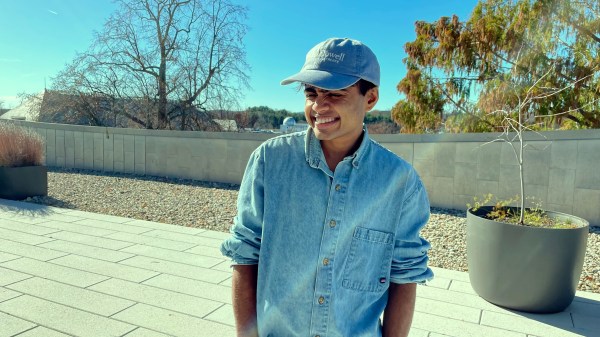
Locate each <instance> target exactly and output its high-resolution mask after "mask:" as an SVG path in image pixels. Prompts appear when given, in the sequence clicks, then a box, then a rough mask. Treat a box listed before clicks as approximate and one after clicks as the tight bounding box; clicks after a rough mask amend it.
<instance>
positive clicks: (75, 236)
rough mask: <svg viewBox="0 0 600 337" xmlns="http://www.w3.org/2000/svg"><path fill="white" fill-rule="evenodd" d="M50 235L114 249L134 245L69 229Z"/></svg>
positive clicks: (50, 235)
mask: <svg viewBox="0 0 600 337" xmlns="http://www.w3.org/2000/svg"><path fill="white" fill-rule="evenodd" d="M48 237H50V238H53V239H57V240H64V241H70V242H76V243H81V244H85V245H90V246H93V247H100V248H106V249H114V250H119V249H123V248H125V247H129V246H132V245H133V244H132V243H130V242H126V241H121V240H114V239H108V238H106V237H97V236H93V235H87V234H81V233H74V232H68V231H62V232H57V233H52V234H48Z"/></svg>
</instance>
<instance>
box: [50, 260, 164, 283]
mask: <svg viewBox="0 0 600 337" xmlns="http://www.w3.org/2000/svg"><path fill="white" fill-rule="evenodd" d="M134 258H135V257H134ZM127 260H129V259H126V260H124V261H127ZM124 261H121V262H124ZM51 262H52V263H54V264H57V265H61V266H64V267H68V268H72V269H75V270H82V271H88V272H92V273H95V274H98V275H103V276H108V277H114V278H119V279H123V280H128V281H133V282H142V281H145V280H147V279H149V278H152V277H154V276H156V275H158V274H159V273H157V272H154V271H150V270H147V269H142V268H136V267H131V266H129V265H123V264H121V263H115V262H108V261H102V260H98V259H92V258H89V257H85V256H78V255H67V256H63V257H59V258H58V259H54V260H52V261H51Z"/></svg>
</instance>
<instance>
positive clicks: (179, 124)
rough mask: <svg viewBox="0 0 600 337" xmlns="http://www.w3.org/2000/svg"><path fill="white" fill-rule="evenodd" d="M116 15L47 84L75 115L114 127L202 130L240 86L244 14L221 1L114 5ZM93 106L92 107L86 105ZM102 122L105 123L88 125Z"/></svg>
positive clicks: (120, 0) (140, 0)
mask: <svg viewBox="0 0 600 337" xmlns="http://www.w3.org/2000/svg"><path fill="white" fill-rule="evenodd" d="M116 2H117V4H118V6H119V8H118V10H117V11H116V12H115V13H114V14H113V15H112V16H111V17H110V18H109V19H108V20H107V22H106V23H105V25H104V29H103V30H102V31H101V32H100V33H96V36H95V39H94V42H93V44H92V45H91V46H90V48H89V49H88V51H86V52H84V53H81V54H79V55H77V56H76V57H75V59H74V60H73V61H72V62H71V63H70V64H68V65H67V66H66V67H65V69H64V70H63V71H62V72H60V73H59V74H58V75H57V76H56V77H54V78H53V86H52V89H53V90H56V91H59V92H61V93H65V94H68V95H69V97H71V98H72V99H74V100H76V101H78V104H77V105H78V106H80V107H86V106H87V107H89V108H90V109H89V110H88V111H87V112H83V111H81V110H79V112H78V113H80V114H85V115H87V116H88V117H90V116H96V117H98V115H99V114H105V113H107V111H108V113H110V114H112V115H113V116H112V120H113V122H114V123H116V124H119V125H118V126H137V127H143V128H148V129H165V128H168V129H192V130H195V129H202V128H203V127H204V126H206V125H210V119H209V116H208V114H207V113H206V112H207V111H208V110H210V109H212V108H213V107H214V105H219V106H222V105H223V103H224V102H228V103H231V104H235V103H236V102H237V101H238V100H239V98H240V92H241V90H240V89H241V88H243V87H247V86H248V76H247V74H246V72H247V70H248V69H249V66H248V64H247V63H246V60H245V58H246V55H245V49H244V44H243V38H244V36H245V34H246V32H247V26H246V24H245V20H246V14H247V9H246V8H245V7H241V6H238V5H235V4H233V3H231V2H229V0H116ZM92 102H96V104H91V103H92ZM95 119H96V120H105V118H95Z"/></svg>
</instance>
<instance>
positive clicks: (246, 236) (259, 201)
mask: <svg viewBox="0 0 600 337" xmlns="http://www.w3.org/2000/svg"><path fill="white" fill-rule="evenodd" d="M260 151H261V148H260V147H259V148H258V149H257V150H255V151H254V152H253V153H252V155H251V156H250V160H249V161H248V165H247V166H246V171H245V172H244V177H243V178H242V184H241V186H240V191H239V194H238V200H237V215H236V216H235V218H234V220H233V226H232V227H231V230H230V232H231V237H229V238H228V239H226V240H225V241H224V242H223V243H222V244H221V253H222V254H223V255H225V256H227V257H229V258H231V260H232V261H233V264H235V265H250V264H258V257H259V253H260V244H261V238H262V224H263V214H264V185H263V182H264V180H263V169H264V161H263V158H262V156H261V152H260Z"/></svg>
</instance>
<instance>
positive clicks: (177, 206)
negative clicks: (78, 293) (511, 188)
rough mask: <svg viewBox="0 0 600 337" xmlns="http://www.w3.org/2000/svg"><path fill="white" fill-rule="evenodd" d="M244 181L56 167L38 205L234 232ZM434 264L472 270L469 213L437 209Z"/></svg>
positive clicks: (597, 241) (598, 284) (429, 233)
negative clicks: (468, 244) (239, 189)
mask: <svg viewBox="0 0 600 337" xmlns="http://www.w3.org/2000/svg"><path fill="white" fill-rule="evenodd" d="M238 188H239V186H238V185H235V184H223V183H211V182H199V181H194V180H185V179H172V178H161V177H149V176H139V175H129V174H107V173H105V172H95V171H87V170H65V169H57V168H50V169H49V172H48V196H47V197H34V198H28V199H27V200H26V201H28V202H34V203H38V204H45V205H51V206H57V207H62V208H71V209H78V210H82V211H87V212H94V213H103V214H110V215H116V216H123V217H129V218H134V219H141V220H149V221H156V222H162V223H169V224H173V225H179V226H186V227H198V228H203V229H209V230H215V231H221V232H228V231H229V227H230V226H231V223H232V221H233V217H234V216H235V212H236V199H237V195H238ZM422 235H423V237H424V238H425V239H427V240H429V242H430V243H431V246H432V249H431V250H430V252H429V263H430V265H431V266H436V267H441V268H445V269H452V270H458V271H467V259H466V250H467V247H466V242H465V237H466V220H465V212H462V211H456V210H447V209H438V208H432V213H431V218H430V220H429V223H428V224H427V225H426V226H425V228H424V229H423V231H422ZM578 289H579V290H584V291H591V292H595V293H600V227H592V228H591V229H590V234H589V238H588V246H587V252H586V256H585V263H584V267H583V272H582V275H581V280H580V282H579V287H578Z"/></svg>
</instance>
